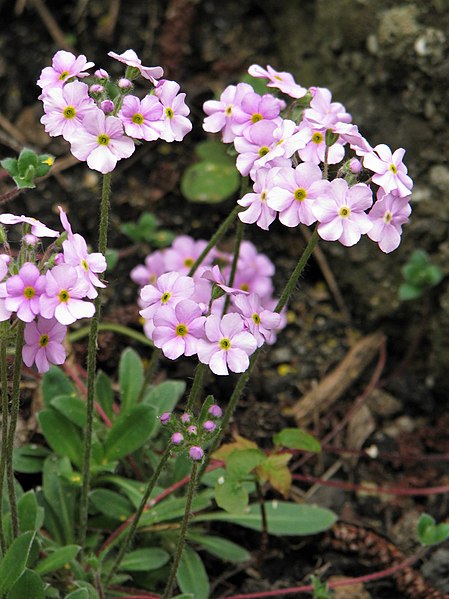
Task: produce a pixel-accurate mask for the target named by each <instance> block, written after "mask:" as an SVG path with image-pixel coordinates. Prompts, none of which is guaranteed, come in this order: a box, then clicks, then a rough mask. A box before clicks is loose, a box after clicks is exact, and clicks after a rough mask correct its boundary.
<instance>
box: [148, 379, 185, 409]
mask: <svg viewBox="0 0 449 599" xmlns="http://www.w3.org/2000/svg"><path fill="white" fill-rule="evenodd" d="M185 389H186V384H185V382H184V381H164V382H163V383H160V384H159V385H157V386H156V387H153V388H152V389H150V391H147V392H146V393H145V395H144V398H143V402H144V403H146V404H148V405H151V406H154V408H155V409H156V413H157V415H158V416H160V415H161V414H163V413H164V412H171V410H173V408H174V407H175V406H176V404H177V403H178V401H179V400H180V399H181V397H182V396H183V394H184V391H185Z"/></svg>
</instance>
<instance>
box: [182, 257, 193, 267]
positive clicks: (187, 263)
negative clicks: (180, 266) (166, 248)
mask: <svg viewBox="0 0 449 599" xmlns="http://www.w3.org/2000/svg"><path fill="white" fill-rule="evenodd" d="M193 263H194V260H193V258H186V259H185V260H184V266H186V267H187V268H192V266H193Z"/></svg>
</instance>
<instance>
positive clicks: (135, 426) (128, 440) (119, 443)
mask: <svg viewBox="0 0 449 599" xmlns="http://www.w3.org/2000/svg"><path fill="white" fill-rule="evenodd" d="M156 420H157V418H156V412H155V410H154V408H152V407H151V406H149V405H145V404H140V405H137V406H134V407H132V408H131V409H130V410H128V411H126V412H124V413H123V414H121V415H120V416H119V417H118V418H117V420H116V421H115V422H114V424H113V426H112V428H111V429H110V431H109V434H108V436H107V437H106V440H105V443H104V452H105V456H106V458H107V459H108V460H119V459H120V458H123V457H125V456H126V455H129V454H130V453H133V451H136V449H139V447H142V445H143V444H144V443H145V442H146V441H147V439H148V438H149V437H150V435H151V432H152V430H153V428H154V426H155V424H156Z"/></svg>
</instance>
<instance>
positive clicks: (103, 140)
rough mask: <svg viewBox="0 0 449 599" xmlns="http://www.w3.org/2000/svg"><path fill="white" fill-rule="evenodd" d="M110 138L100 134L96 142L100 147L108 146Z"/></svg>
mask: <svg viewBox="0 0 449 599" xmlns="http://www.w3.org/2000/svg"><path fill="white" fill-rule="evenodd" d="M110 139H111V138H110V137H109V135H106V133H101V134H100V135H99V136H98V137H97V141H98V143H99V144H100V146H108V145H109V140H110Z"/></svg>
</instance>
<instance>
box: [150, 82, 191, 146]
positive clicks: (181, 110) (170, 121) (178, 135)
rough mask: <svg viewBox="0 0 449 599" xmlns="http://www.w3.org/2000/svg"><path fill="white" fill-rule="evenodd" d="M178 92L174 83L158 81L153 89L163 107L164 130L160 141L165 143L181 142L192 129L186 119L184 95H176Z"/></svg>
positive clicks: (187, 111)
mask: <svg viewBox="0 0 449 599" xmlns="http://www.w3.org/2000/svg"><path fill="white" fill-rule="evenodd" d="M179 90H180V87H179V84H178V83H176V81H167V80H163V81H160V82H159V83H158V85H157V87H156V89H155V94H156V96H157V97H158V98H159V101H160V102H161V104H162V106H163V124H164V129H163V130H162V132H161V135H160V137H161V139H164V140H165V141H168V142H172V141H182V140H183V139H184V137H185V136H186V135H187V133H188V132H189V131H191V129H192V123H191V122H190V121H189V119H188V118H187V115H188V114H190V109H189V107H188V106H187V104H186V103H185V101H184V100H185V97H186V95H185V94H184V93H182V94H178V92H179Z"/></svg>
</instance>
